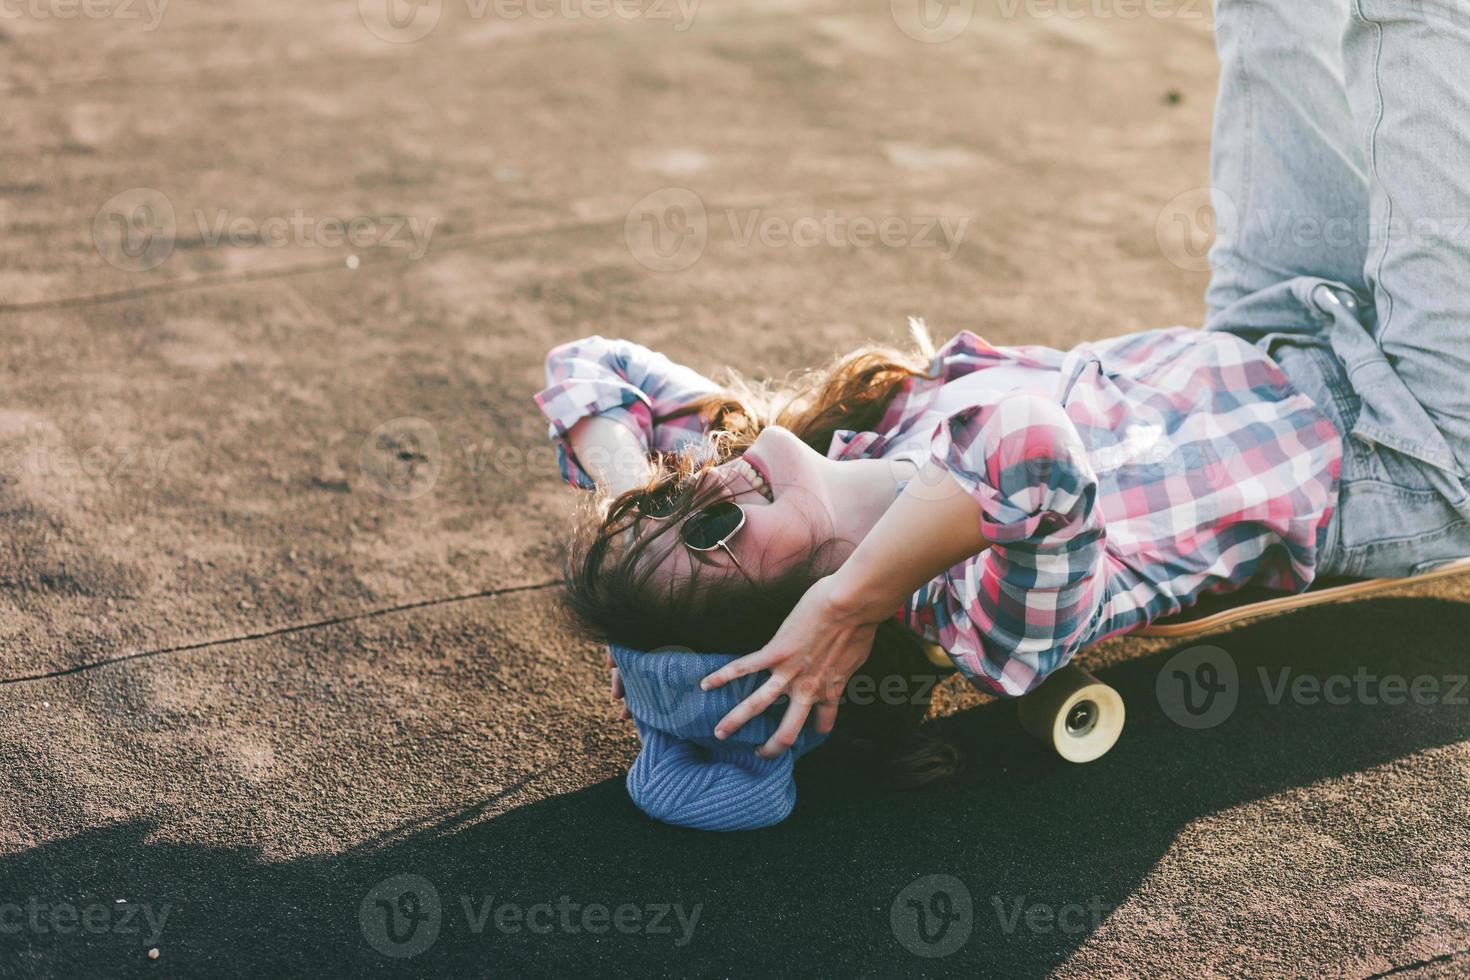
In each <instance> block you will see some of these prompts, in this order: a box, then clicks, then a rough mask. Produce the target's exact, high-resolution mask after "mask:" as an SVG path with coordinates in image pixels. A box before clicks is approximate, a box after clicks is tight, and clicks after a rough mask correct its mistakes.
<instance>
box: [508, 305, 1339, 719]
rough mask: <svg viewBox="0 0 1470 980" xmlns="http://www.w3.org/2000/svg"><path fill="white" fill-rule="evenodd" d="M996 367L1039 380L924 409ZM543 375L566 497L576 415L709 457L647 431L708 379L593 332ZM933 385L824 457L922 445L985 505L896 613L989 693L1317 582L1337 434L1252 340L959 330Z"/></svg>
mask: <svg viewBox="0 0 1470 980" xmlns="http://www.w3.org/2000/svg"><path fill="white" fill-rule="evenodd" d="M1000 365H1010V366H1012V367H1013V368H1014V367H1018V366H1019V367H1022V368H1028V369H1039V370H1032V371H1031V372H1030V376H1031V377H1033V378H1039V379H1043V380H1044V381H1046V382H1047V384H1046V385H1037V384H1031V385H1029V386H1027V387H1024V388H1020V389H1017V388H1014V387H1009V386H1006V385H1002V384H997V385H995V386H993V387H987V386H986V385H984V384H976V383H975V381H974V379H971V380H970V381H969V382H967V383H966V384H965V385H964V386H963V390H964V392H965V396H966V397H965V401H966V402H967V403H968V404H967V406H966V407H962V408H960V409H958V410H956V411H948V410H946V411H945V412H941V413H936V412H935V411H934V410H933V405H934V403H935V402H937V401H950V402H952V401H953V399H942V398H940V397H939V396H940V393H941V392H942V390H943V388H944V386H945V385H948V384H951V383H953V382H955V381H957V380H958V379H960V378H964V377H966V376H967V375H971V374H973V373H974V372H977V371H984V370H986V369H987V368H991V367H996V366H1000ZM546 371H547V382H548V383H547V387H546V388H545V389H544V390H542V391H541V392H540V393H538V394H537V395H536V402H537V404H538V405H540V407H541V410H542V411H543V412H544V413H545V414H546V416H547V418H548V419H550V421H551V437H552V439H553V440H554V441H555V442H556V445H557V450H558V454H559V457H560V460H561V466H562V474H563V476H565V477H566V478H567V480H568V481H569V482H571V483H574V484H575V485H577V486H581V487H585V488H590V487H591V486H592V481H591V479H590V478H589V477H588V475H587V474H586V473H585V472H584V471H583V470H582V468H581V466H580V465H578V463H577V460H576V459H575V458H574V456H573V455H572V452H571V448H570V445H569V443H568V441H567V432H568V430H569V429H570V428H571V427H572V426H573V425H575V424H576V423H577V421H578V420H580V419H582V418H585V417H587V416H589V415H606V416H608V417H610V418H613V419H616V420H618V421H620V422H622V423H623V424H625V425H628V426H629V427H630V428H632V429H633V430H634V431H635V432H637V433H638V434H639V435H640V436H641V437H642V439H643V441H644V443H645V444H646V445H647V446H648V447H649V448H650V449H660V450H668V451H675V450H681V449H687V448H690V447H691V446H697V445H699V444H701V443H703V440H704V432H703V431H702V429H701V424H700V420H699V418H698V417H697V416H685V417H682V418H679V419H676V420H672V421H670V422H668V423H665V424H659V425H655V424H654V422H653V420H654V418H655V417H657V416H662V415H665V414H668V413H670V412H672V411H673V410H674V409H677V408H679V407H680V406H681V405H684V404H687V403H688V402H689V401H690V400H691V399H692V398H694V397H696V396H699V395H703V394H706V393H708V392H710V391H713V390H716V387H717V386H716V385H715V384H714V383H713V382H711V381H710V380H709V379H707V378H705V377H704V376H702V375H700V374H698V373H696V372H695V371H692V370H690V369H689V368H686V367H682V366H680V365H677V364H675V363H673V362H672V361H670V360H669V359H668V358H667V357H664V356H663V355H661V354H657V353H654V352H653V351H650V350H648V349H647V348H644V347H640V346H639V345H637V344H634V343H631V342H629V341H623V340H605V339H603V338H602V337H588V338H586V339H584V340H578V341H573V342H572V343H569V344H564V345H562V346H560V347H558V348H556V349H555V350H553V351H552V352H551V353H550V354H549V355H548V356H547V361H546ZM1005 373H1006V372H997V375H996V376H997V377H1000V376H1001V375H1003V374H1005ZM930 374H931V375H932V376H933V377H932V380H931V379H922V378H915V379H911V380H910V381H908V382H906V383H905V385H904V388H903V389H902V390H901V391H900V393H899V394H898V396H897V397H895V398H894V400H893V402H892V404H891V406H890V407H889V410H888V412H887V413H886V415H885V416H884V418H883V421H882V423H881V424H880V425H879V426H878V430H879V431H876V432H840V433H838V435H837V436H836V437H835V438H834V439H833V442H832V446H831V448H830V449H829V450H828V456H830V457H831V458H833V459H859V458H900V457H901V458H916V457H915V456H914V447H915V446H920V447H922V449H921V453H920V455H921V456H926V457H927V458H928V459H932V460H933V461H935V462H937V463H938V464H940V465H941V466H943V467H944V468H945V469H947V470H948V472H949V473H950V474H951V475H952V476H953V477H954V478H955V480H956V481H957V482H958V483H959V484H960V485H961V486H962V487H964V488H965V490H966V491H967V492H969V493H970V494H971V495H973V496H974V497H975V499H976V500H977V501H978V502H979V504H980V507H981V511H982V515H983V516H982V518H981V524H982V530H983V532H984V534H985V536H986V538H987V539H988V540H989V541H990V542H992V543H991V546H990V547H988V548H986V549H985V550H984V551H982V552H980V553H979V554H978V555H975V556H974V557H973V558H970V559H967V560H966V561H964V562H962V563H960V564H958V565H956V566H955V567H954V568H951V569H950V570H949V571H947V572H945V573H944V574H942V575H940V576H938V577H937V578H935V579H934V580H933V581H931V582H930V583H929V584H928V585H926V586H925V587H924V588H922V589H920V590H919V591H918V592H916V593H914V595H913V597H912V598H911V599H910V600H909V602H908V604H907V605H906V606H905V607H904V609H902V610H901V611H900V612H899V613H898V616H899V618H900V619H901V620H902V621H903V622H904V623H905V624H906V625H907V626H909V627H910V628H911V629H913V630H914V631H916V632H918V633H920V634H921V635H923V636H924V637H925V638H926V639H928V640H929V641H931V642H933V643H937V644H938V645H939V646H941V647H942V648H943V649H944V650H945V651H946V652H947V653H948V654H949V656H950V658H951V659H952V660H953V661H954V663H955V666H956V667H957V668H958V669H959V670H960V672H961V673H963V674H964V675H965V676H966V677H967V678H968V679H969V680H970V681H971V682H972V683H974V684H976V685H977V686H979V687H981V688H982V689H984V690H988V691H991V692H994V693H999V694H1005V695H1020V694H1024V693H1026V692H1027V691H1029V690H1031V689H1032V688H1034V687H1035V686H1036V685H1037V684H1039V683H1040V682H1041V681H1042V679H1043V678H1045V677H1046V675H1047V674H1049V673H1051V672H1052V671H1054V670H1056V669H1057V668H1058V667H1060V666H1062V665H1063V664H1065V663H1066V662H1067V661H1068V660H1069V659H1071V657H1072V655H1073V654H1074V653H1076V652H1077V651H1078V650H1080V649H1082V648H1083V647H1084V646H1087V645H1089V644H1092V643H1096V642H1098V641H1099V640H1103V639H1106V638H1107V637H1110V636H1115V635H1117V634H1120V633H1125V632H1128V631H1129V630H1132V629H1136V628H1137V627H1139V626H1141V625H1143V624H1145V623H1149V622H1152V621H1153V620H1155V619H1159V618H1162V617H1165V616H1169V615H1172V614H1174V613H1176V612H1179V611H1180V610H1181V609H1185V608H1188V607H1190V606H1192V605H1194V604H1195V603H1196V602H1197V601H1198V600H1199V598H1200V597H1201V596H1202V595H1204V594H1206V593H1211V592H1230V591H1233V590H1235V589H1238V588H1240V587H1241V586H1243V585H1246V584H1247V583H1252V584H1257V585H1262V586H1265V587H1267V588H1272V589H1279V590H1284V591H1290V592H1299V591H1302V590H1304V589H1305V588H1306V587H1307V586H1308V585H1309V584H1311V581H1312V579H1313V577H1314V574H1315V569H1316V565H1317V558H1318V553H1319V549H1320V547H1321V545H1322V539H1323V537H1324V534H1325V530H1326V527H1327V522H1328V519H1329V518H1330V516H1331V514H1332V510H1333V508H1334V507H1335V506H1336V501H1337V484H1338V476H1339V471H1340V468H1341V459H1342V442H1341V436H1340V435H1339V433H1338V432H1337V429H1336V427H1335V426H1334V425H1333V423H1332V421H1331V420H1330V419H1329V418H1328V417H1327V416H1326V415H1324V414H1323V413H1322V412H1321V411H1319V410H1318V408H1317V407H1316V405H1314V404H1313V403H1312V402H1311V400H1310V399H1308V398H1307V397H1306V396H1305V395H1302V394H1301V393H1299V392H1298V391H1297V390H1296V389H1295V388H1293V387H1292V386H1291V384H1290V382H1289V381H1288V380H1287V378H1286V376H1285V375H1284V374H1283V373H1282V371H1281V369H1280V368H1279V367H1278V366H1277V364H1276V363H1275V362H1274V361H1272V360H1271V358H1270V357H1268V356H1267V355H1266V354H1265V353H1264V352H1263V351H1261V350H1259V349H1258V348H1256V347H1254V346H1252V345H1250V344H1249V343H1247V342H1245V341H1243V340H1241V339H1239V338H1238V337H1235V336H1234V335H1232V334H1228V333H1214V332H1211V333H1206V332H1204V331H1200V330H1194V329H1189V328H1186V327H1172V328H1167V329H1160V330H1147V331H1143V332H1140V333H1133V334H1126V335H1124V336H1121V337H1114V338H1110V339H1107V340H1101V341H1095V342H1091V343H1084V344H1080V345H1078V346H1077V347H1074V348H1073V349H1072V350H1070V351H1059V350H1055V349H1052V348H1048V347H1041V346H1034V345H1026V346H1019V347H993V346H991V345H990V344H988V343H986V342H985V341H984V340H982V339H981V338H980V337H977V336H976V335H974V334H972V333H969V332H963V333H960V334H959V335H957V336H956V337H954V339H952V340H951V341H949V343H947V344H946V345H945V346H944V347H943V348H941V349H940V350H939V352H938V353H937V355H936V356H935V360H934V363H933V365H932V366H931V370H930ZM949 407H950V408H952V407H953V406H952V405H951V406H949ZM918 461H920V462H922V461H923V460H922V459H919V460H918Z"/></svg>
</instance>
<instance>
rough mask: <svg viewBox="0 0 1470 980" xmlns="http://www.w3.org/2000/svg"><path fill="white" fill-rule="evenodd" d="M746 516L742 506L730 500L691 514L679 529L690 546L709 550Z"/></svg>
mask: <svg viewBox="0 0 1470 980" xmlns="http://www.w3.org/2000/svg"><path fill="white" fill-rule="evenodd" d="M744 516H745V515H744V514H743V513H741V510H740V508H739V507H738V506H736V505H735V504H732V503H730V502H729V501H725V502H723V503H718V504H712V505H711V506H709V507H706V508H705V509H704V510H702V511H700V512H699V513H697V514H692V515H690V517H689V519H688V520H687V521H685V522H684V526H683V527H681V528H680V529H679V536H680V537H681V538H683V539H684V543H685V544H687V545H689V547H691V548H698V549H699V550H700V551H708V550H710V549H711V548H715V547H718V546H719V543H720V542H721V541H723V540H724V539H725V538H727V537H729V536H730V534H731V533H732V532H733V531H734V530H735V529H736V528H737V527H739V526H740V521H741V520H742V518H743V517H744Z"/></svg>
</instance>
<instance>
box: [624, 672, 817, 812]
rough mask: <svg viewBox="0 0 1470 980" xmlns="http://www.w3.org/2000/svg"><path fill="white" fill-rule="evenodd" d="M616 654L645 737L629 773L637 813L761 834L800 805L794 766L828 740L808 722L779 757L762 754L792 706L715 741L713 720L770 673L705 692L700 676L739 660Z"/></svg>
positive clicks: (641, 735) (769, 710) (774, 709)
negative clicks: (798, 803)
mask: <svg viewBox="0 0 1470 980" xmlns="http://www.w3.org/2000/svg"><path fill="white" fill-rule="evenodd" d="M611 650H612V656H613V662H614V663H615V664H617V666H618V671H619V672H620V673H621V674H622V678H623V690H624V697H625V698H626V701H627V705H628V710H629V712H631V713H632V715H633V722H634V724H635V725H637V727H638V736H639V738H641V739H642V740H643V749H642V751H640V752H639V753H638V758H637V760H635V761H634V763H633V768H632V769H630V770H628V794H629V795H630V796H632V797H633V802H634V803H636V804H637V805H638V808H639V809H641V810H642V811H643V812H644V813H646V814H648V815H649V816H650V817H653V818H654V819H655V820H662V821H663V822H664V823H671V824H677V825H679V826H681V827H693V828H695V829H697V830H754V829H756V828H759V827H769V826H771V825H772V824H778V823H780V822H781V821H782V820H785V819H786V816H787V814H789V813H790V812H791V808H792V807H793V806H795V805H796V780H795V778H794V776H793V769H794V768H795V765H796V760H797V759H798V758H800V757H801V756H803V755H805V754H806V753H807V752H810V751H811V750H812V749H814V748H816V747H817V746H818V745H821V744H822V742H824V741H826V739H827V736H826V735H821V734H818V733H817V731H816V724H815V722H814V721H813V720H812V719H808V720H807V723H806V725H805V726H803V728H802V730H801V733H800V734H799V735H798V736H797V739H796V745H794V746H793V747H792V748H791V751H789V752H784V753H782V754H781V756H780V757H778V758H775V759H762V758H760V757H759V756H757V755H756V754H755V750H756V749H757V748H759V747H760V746H761V745H762V744H763V743H764V742H765V741H766V740H767V739H769V738H770V737H771V736H772V735H774V734H775V732H776V729H777V728H778V727H779V726H780V724H781V717H782V715H783V714H785V712H786V702H785V701H784V700H782V701H778V702H777V703H776V704H773V705H772V706H771V707H769V708H767V709H766V710H765V712H764V713H762V714H760V715H757V716H756V717H754V718H752V719H751V720H750V721H749V722H747V723H746V725H745V727H744V728H742V729H740V731H738V732H735V733H733V734H731V736H730V737H729V738H727V739H726V740H724V741H723V742H722V741H720V740H718V739H716V738H715V724H716V723H717V722H718V721H719V720H720V719H721V718H723V717H724V716H725V715H726V714H727V713H729V712H730V711H731V710H732V709H733V708H734V707H735V706H736V705H738V704H739V703H740V702H741V701H743V700H745V697H746V696H747V695H748V694H750V693H752V692H754V691H755V690H756V689H757V688H759V687H760V686H761V685H762V684H764V683H765V682H766V680H767V679H768V678H769V677H770V674H769V673H768V672H765V671H762V672H760V673H758V674H754V675H751V676H748V677H742V678H739V679H738V680H735V681H731V682H730V683H728V684H726V685H725V686H724V687H721V688H717V689H715V690H713V691H701V690H700V689H699V682H700V680H702V679H703V678H704V677H706V676H708V675H709V674H712V673H714V672H715V671H716V670H719V669H720V668H721V667H723V666H724V665H725V664H727V663H730V662H731V661H732V660H736V659H739V658H737V657H734V656H730V655H727V654H717V653H692V652H689V651H687V650H683V649H682V648H674V649H666V650H656V651H653V652H644V651H641V650H634V649H631V648H629V647H621V646H616V645H614V646H612V647H611Z"/></svg>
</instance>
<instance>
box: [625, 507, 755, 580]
mask: <svg viewBox="0 0 1470 980" xmlns="http://www.w3.org/2000/svg"><path fill="white" fill-rule="evenodd" d="M640 510H641V511H642V513H643V516H645V517H651V518H653V519H654V520H664V519H666V518H667V517H668V516H669V515H670V514H671V513H672V512H673V510H674V495H673V494H672V493H669V494H662V495H659V496H657V497H655V498H654V499H653V500H651V501H650V502H649V503H647V504H645V505H644V506H643V507H641V508H640ZM744 526H745V511H744V510H742V509H741V508H740V505H739V504H737V503H735V502H734V501H732V500H722V501H720V502H719V503H714V504H710V505H709V506H708V507H701V508H700V509H699V510H697V511H695V512H694V513H693V514H690V515H689V516H688V517H687V518H685V519H684V523H683V524H682V525H680V527H679V540H680V541H682V542H684V547H686V548H688V549H689V550H690V551H699V552H709V551H717V550H723V551H724V552H725V554H727V555H729V556H730V560H731V561H732V562H734V563H735V567H736V568H738V569H740V574H742V575H744V574H745V568H744V567H743V566H741V564H740V559H738V558H736V557H735V552H733V551H731V550H730V539H731V538H733V537H735V535H736V534H738V533H739V531H740V529H741V528H742V527H744ZM747 577H748V576H747Z"/></svg>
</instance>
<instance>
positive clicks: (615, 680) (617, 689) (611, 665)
mask: <svg viewBox="0 0 1470 980" xmlns="http://www.w3.org/2000/svg"><path fill="white" fill-rule="evenodd" d="M607 666H608V670H609V671H610V673H611V675H612V698H613V700H614V701H621V702H622V704H620V705H618V707H619V708H621V709H622V711H621V712H619V717H620V718H625V719H626V718H631V717H633V713H632V712H631V711H629V710H628V702H627V699H626V698H625V697H623V675H622V674H621V673H619V672H618V665H617V664H616V663H615V662H614V661H613V655H612V651H611V650H608V651H607Z"/></svg>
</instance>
